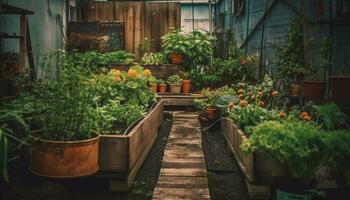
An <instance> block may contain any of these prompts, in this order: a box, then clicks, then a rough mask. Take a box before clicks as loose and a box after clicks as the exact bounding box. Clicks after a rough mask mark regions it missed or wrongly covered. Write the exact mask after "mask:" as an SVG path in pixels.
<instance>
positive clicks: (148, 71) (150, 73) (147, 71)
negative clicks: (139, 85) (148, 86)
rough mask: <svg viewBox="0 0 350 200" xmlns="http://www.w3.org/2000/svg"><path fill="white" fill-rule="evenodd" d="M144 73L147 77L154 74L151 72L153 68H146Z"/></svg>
mask: <svg viewBox="0 0 350 200" xmlns="http://www.w3.org/2000/svg"><path fill="white" fill-rule="evenodd" d="M143 74H144V75H145V76H147V77H150V76H152V72H151V70H149V69H145V71H143Z"/></svg>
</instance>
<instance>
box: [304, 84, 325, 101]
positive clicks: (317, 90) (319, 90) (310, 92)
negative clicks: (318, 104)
mask: <svg viewBox="0 0 350 200" xmlns="http://www.w3.org/2000/svg"><path fill="white" fill-rule="evenodd" d="M326 85H327V84H326V82H325V81H303V89H304V97H305V98H306V99H323V98H324V96H325V94H326Z"/></svg>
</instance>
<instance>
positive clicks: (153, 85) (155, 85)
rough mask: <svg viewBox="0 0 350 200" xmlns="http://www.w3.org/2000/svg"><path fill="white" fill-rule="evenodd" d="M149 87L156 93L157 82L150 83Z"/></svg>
mask: <svg viewBox="0 0 350 200" xmlns="http://www.w3.org/2000/svg"><path fill="white" fill-rule="evenodd" d="M149 88H150V89H151V90H152V92H154V93H157V89H158V84H157V83H150V84H149Z"/></svg>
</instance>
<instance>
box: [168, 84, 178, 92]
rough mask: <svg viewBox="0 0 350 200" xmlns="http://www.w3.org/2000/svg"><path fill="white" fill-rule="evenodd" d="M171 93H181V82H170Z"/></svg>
mask: <svg viewBox="0 0 350 200" xmlns="http://www.w3.org/2000/svg"><path fill="white" fill-rule="evenodd" d="M169 89H170V93H173V94H180V93H181V84H169Z"/></svg>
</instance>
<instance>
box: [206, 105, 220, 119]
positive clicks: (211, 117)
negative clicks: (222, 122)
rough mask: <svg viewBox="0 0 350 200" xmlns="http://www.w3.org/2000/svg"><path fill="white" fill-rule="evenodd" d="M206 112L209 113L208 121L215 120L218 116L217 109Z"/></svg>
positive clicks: (207, 109)
mask: <svg viewBox="0 0 350 200" xmlns="http://www.w3.org/2000/svg"><path fill="white" fill-rule="evenodd" d="M205 112H206V113H207V116H208V119H215V118H216V117H217V115H218V109H217V108H206V109H205Z"/></svg>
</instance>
